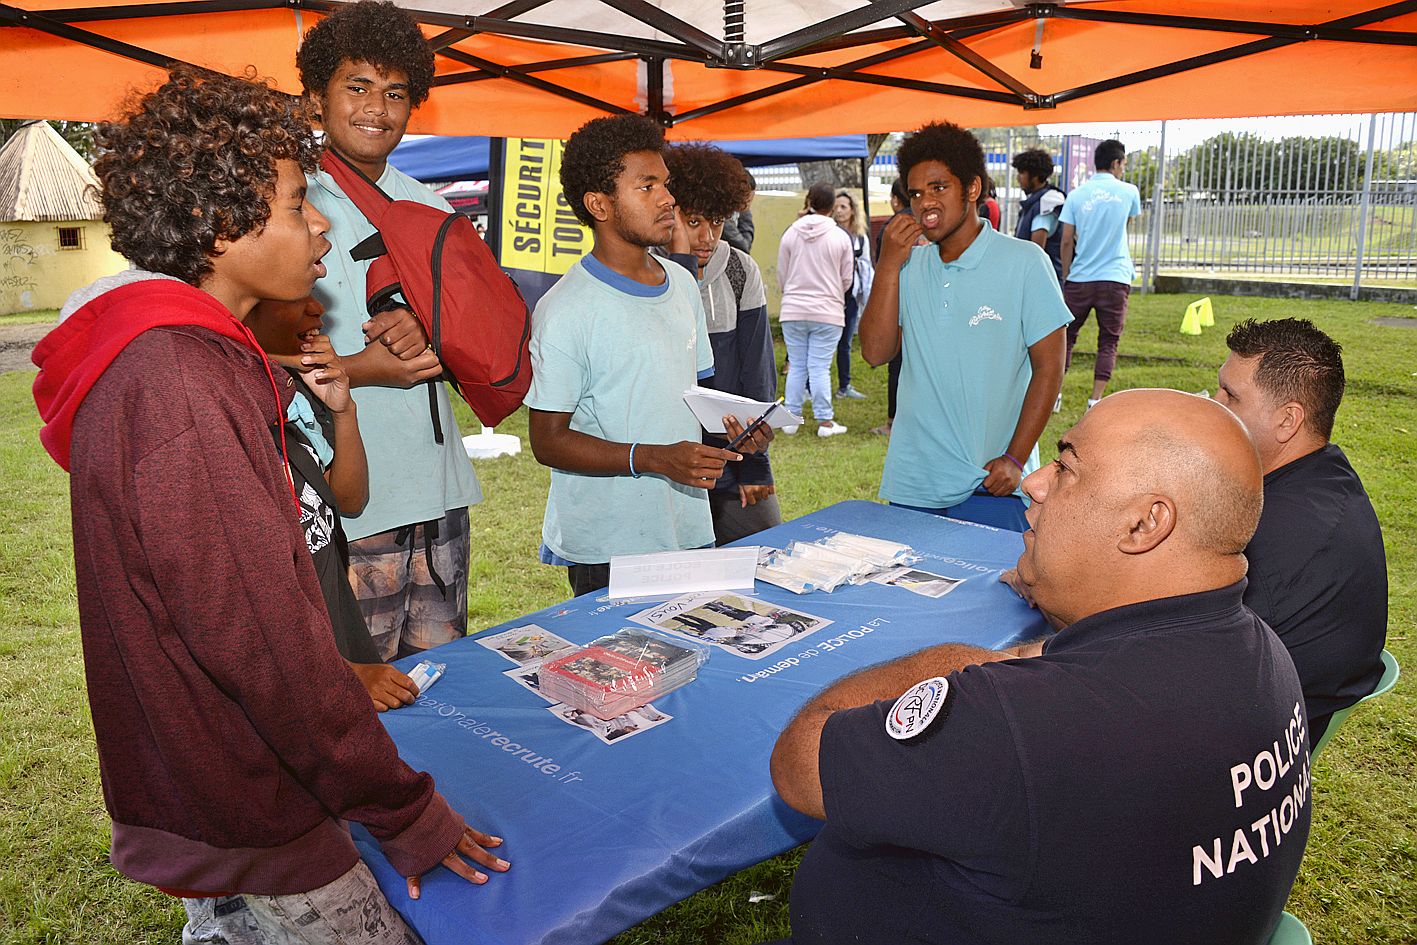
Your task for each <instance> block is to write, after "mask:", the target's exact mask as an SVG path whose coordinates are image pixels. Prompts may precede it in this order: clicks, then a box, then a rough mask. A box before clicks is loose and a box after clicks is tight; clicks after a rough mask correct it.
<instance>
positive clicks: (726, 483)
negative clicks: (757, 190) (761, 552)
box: [664, 144, 782, 545]
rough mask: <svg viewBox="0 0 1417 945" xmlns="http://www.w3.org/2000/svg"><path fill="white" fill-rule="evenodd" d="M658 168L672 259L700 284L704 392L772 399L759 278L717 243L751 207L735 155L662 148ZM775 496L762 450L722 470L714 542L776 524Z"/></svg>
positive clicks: (713, 503)
mask: <svg viewBox="0 0 1417 945" xmlns="http://www.w3.org/2000/svg"><path fill="white" fill-rule="evenodd" d="M664 163H665V165H666V166H667V167H668V169H669V189H670V190H671V191H672V192H673V193H674V200H675V203H676V204H677V205H678V207H679V212H680V218H681V219H682V221H683V226H682V228H681V230H682V232H683V235H684V237H686V238H687V243H688V246H687V248H688V251H689V252H688V254H687V255H685V256H680V255H677V254H676V255H675V256H674V257H673V258H674V259H675V261H676V262H685V263H687V264H688V265H689V266H690V270H689V271H690V272H692V273H693V274H694V275H695V276H696V277H697V278H698V280H699V300H700V301H701V302H702V303H703V306H704V315H705V316H706V318H707V321H708V332H709V344H710V345H711V346H712V347H713V377H711V378H709V379H706V380H705V381H704V382H703V386H705V387H712V388H715V389H717V390H722V391H727V392H729V393H731V394H740V395H742V396H744V397H750V398H752V399H753V400H758V401H768V400H772V399H773V398H774V397H776V396H777V370H776V368H777V364H776V362H775V360H774V358H773V350H772V329H771V327H770V326H769V324H768V302H767V293H766V291H765V290H764V288H763V276H762V273H761V272H760V271H759V270H758V264H757V263H756V262H754V261H753V257H752V256H749V255H748V254H747V253H746V252H744V251H743V250H741V249H739V248H737V247H736V246H731V245H729V243H728V241H727V240H726V239H725V238H724V233H725V232H726V230H725V227H726V225H727V221H728V219H729V218H730V217H732V216H733V214H734V213H737V212H738V211H740V210H744V209H746V208H747V206H748V204H749V203H751V202H752V199H753V183H752V178H751V177H749V176H748V172H747V171H746V170H744V168H743V165H742V164H741V163H740V162H739V161H738V159H737V158H736V157H734V156H733V155H731V154H729V153H728V152H727V151H724V150H722V149H721V148H715V147H713V146H712V145H708V144H680V145H674V146H673V147H669V148H666V149H665V150H664ZM671 245H673V244H671ZM673 248H675V249H678V248H679V247H678V246H677V245H674V246H673ZM703 441H704V443H706V444H707V445H709V446H717V447H720V448H722V447H726V446H727V445H728V440H727V439H725V438H724V437H721V436H719V435H718V434H715V433H708V432H705V433H704V434H703ZM776 492H777V489H776V487H775V486H774V485H773V477H772V467H771V466H770V465H769V464H768V456H767V453H766V452H762V453H755V454H751V455H747V456H744V457H743V461H742V462H741V463H735V464H733V465H732V466H725V467H724V469H723V475H722V476H720V477H719V479H718V481H717V482H716V483H714V486H713V488H712V489H710V490H709V494H708V497H709V509H710V510H711V511H712V513H713V533H714V537H715V538H716V539H717V541H718V543H719V544H720V545H726V544H728V543H729V542H732V541H737V540H738V539H739V538H745V537H747V536H748V535H752V534H754V533H756V532H760V531H762V530H763V529H765V528H771V527H773V526H774V525H778V524H780V523H781V522H782V512H781V510H780V509H779V507H778V502H777V495H776V494H775V493H776Z"/></svg>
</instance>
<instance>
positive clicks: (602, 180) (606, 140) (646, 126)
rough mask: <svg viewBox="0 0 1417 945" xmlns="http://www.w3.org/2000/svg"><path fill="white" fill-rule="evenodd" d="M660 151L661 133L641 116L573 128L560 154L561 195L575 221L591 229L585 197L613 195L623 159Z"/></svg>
mask: <svg viewBox="0 0 1417 945" xmlns="http://www.w3.org/2000/svg"><path fill="white" fill-rule="evenodd" d="M663 150H664V131H663V129H661V128H660V127H659V126H658V125H656V124H655V123H654V122H652V121H650V120H649V119H648V118H646V117H644V116H643V115H612V116H610V117H608V118H593V119H591V120H590V121H588V122H586V123H585V124H584V125H581V126H580V127H579V128H577V129H576V130H575V133H574V134H572V135H571V137H570V138H569V139H568V140H567V141H566V148H565V150H564V151H563V152H562V153H561V191H562V193H564V194H565V196H566V202H567V203H568V204H570V205H571V211H572V212H573V213H575V215H576V219H577V220H580V221H581V222H582V223H584V224H585V225H586V226H594V225H595V218H594V217H592V216H591V215H590V211H589V210H587V209H586V208H585V195H586V194H613V193H615V178H617V177H619V176H620V175H621V174H622V173H623V172H624V170H625V155H627V154H633V153H634V152H636V151H656V152H662V151H663Z"/></svg>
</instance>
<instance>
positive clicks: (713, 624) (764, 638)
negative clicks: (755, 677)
mask: <svg viewBox="0 0 1417 945" xmlns="http://www.w3.org/2000/svg"><path fill="white" fill-rule="evenodd" d="M630 619H631V620H633V621H634V622H635V623H638V624H641V625H643V626H646V627H650V628H652V629H655V630H661V631H664V632H667V633H675V634H679V635H680V636H684V637H689V638H690V639H694V640H698V641H700V642H702V643H707V644H710V645H712V646H714V647H717V648H718V649H721V650H724V651H726V652H728V653H731V654H733V655H734V656H741V657H743V658H745V659H750V660H758V659H762V658H763V657H765V656H770V655H772V654H773V653H776V652H777V651H778V650H780V649H781V648H782V647H784V646H786V645H787V644H788V643H792V642H794V641H796V640H799V639H801V638H802V637H805V636H807V635H808V634H811V633H815V632H816V631H818V630H820V629H822V628H823V627H825V626H827V625H828V624H830V623H831V621H830V620H828V619H826V618H825V617H814V616H812V615H811V614H805V613H802V612H801V611H797V610H791V609H789V608H787V607H785V606H783V605H781V604H774V603H772V602H771V601H766V600H760V599H758V598H756V597H745V596H742V595H739V594H716V595H703V594H689V595H685V596H684V597H678V598H675V599H674V600H671V601H668V602H666V603H663V604H657V605H655V606H654V607H651V608H650V609H649V610H644V611H641V612H640V613H638V614H635V615H634V616H633V617H631V618H630Z"/></svg>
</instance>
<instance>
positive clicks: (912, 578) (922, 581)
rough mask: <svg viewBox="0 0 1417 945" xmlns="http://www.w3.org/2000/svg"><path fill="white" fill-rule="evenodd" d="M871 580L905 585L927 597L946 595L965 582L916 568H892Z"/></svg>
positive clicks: (908, 589) (900, 585)
mask: <svg viewBox="0 0 1417 945" xmlns="http://www.w3.org/2000/svg"><path fill="white" fill-rule="evenodd" d="M871 580H872V581H874V582H875V583H877V584H889V585H890V586H891V587H903V588H905V589H906V590H907V591H910V592H912V593H915V594H921V595H923V596H925V597H944V596H945V595H946V594H948V593H949V592H950V591H952V590H954V589H955V588H957V587H959V586H960V585H961V584H963V583H964V578H952V577H945V576H944V575H942V574H931V573H930V572H929V571H917V570H916V569H915V568H891V569H889V570H887V571H882V572H881V573H880V574H877V575H875V576H873V577H872V578H871Z"/></svg>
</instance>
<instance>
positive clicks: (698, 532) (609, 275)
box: [526, 255, 713, 564]
mask: <svg viewBox="0 0 1417 945" xmlns="http://www.w3.org/2000/svg"><path fill="white" fill-rule="evenodd" d="M660 265H661V267H662V268H663V269H664V271H665V273H666V280H665V282H664V283H663V284H661V285H659V286H646V285H641V284H640V283H637V282H635V281H633V280H631V279H626V278H624V277H623V276H620V275H619V274H617V273H615V272H613V271H612V270H610V269H609V268H607V267H606V266H605V265H604V264H602V263H601V262H600V261H599V260H597V259H596V258H595V257H594V256H591V255H586V256H584V257H582V258H581V261H580V262H578V263H576V264H575V265H574V266H572V267H571V268H570V270H569V271H568V272H567V273H566V274H565V275H564V276H562V277H561V279H560V281H558V282H557V283H556V285H555V286H553V287H552V289H551V291H549V292H547V293H546V294H545V295H544V296H542V297H541V301H540V302H538V303H537V305H536V311H535V312H534V313H533V314H532V330H531V390H530V391H528V392H527V395H526V404H527V406H528V407H530V408H532V409H533V410H546V411H551V412H555V413H569V414H571V429H572V430H576V431H578V432H580V433H585V434H588V435H590V436H594V437H598V438H600V439H602V440H609V441H610V442H612V443H678V442H679V441H681V440H688V441H690V442H693V443H697V442H699V438H700V435H701V431H700V428H699V422H698V421H697V420H695V419H694V415H693V413H692V412H691V411H690V410H689V408H688V406H687V405H686V404H685V403H684V391H686V390H688V389H689V388H690V387H692V386H694V384H696V383H697V382H698V381H699V380H700V379H701V378H703V377H707V376H708V375H709V374H711V373H712V372H713V348H712V347H710V345H709V338H708V326H707V324H706V323H705V319H704V307H703V303H702V302H701V301H700V300H699V287H698V284H697V283H696V281H695V280H694V277H693V276H692V275H690V274H689V273H688V271H687V270H685V269H684V268H683V267H682V266H679V265H676V264H673V263H667V262H664V261H661V262H660ZM541 538H542V541H543V542H544V543H545V545H546V548H547V550H549V551H550V552H551V555H552V557H551V558H550V560H553V561H573V562H576V563H577V564H604V563H605V562H607V561H609V560H610V557H611V555H620V554H642V553H647V552H652V551H677V550H681V549H685V548H702V547H704V546H705V545H711V544H713V519H712V517H711V516H710V514H709V503H708V491H707V490H706V489H694V488H691V487H689V486H684V485H680V484H679V483H676V482H671V481H670V480H668V479H666V478H664V477H662V476H654V475H643V476H641V477H640V478H638V479H635V478H632V477H631V476H630V475H629V474H628V472H627V473H626V474H625V475H622V476H587V475H582V474H580V473H573V472H566V471H565V470H561V469H553V470H551V492H550V494H549V495H548V496H547V497H546V518H545V520H544V521H543V523H542V528H541Z"/></svg>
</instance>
